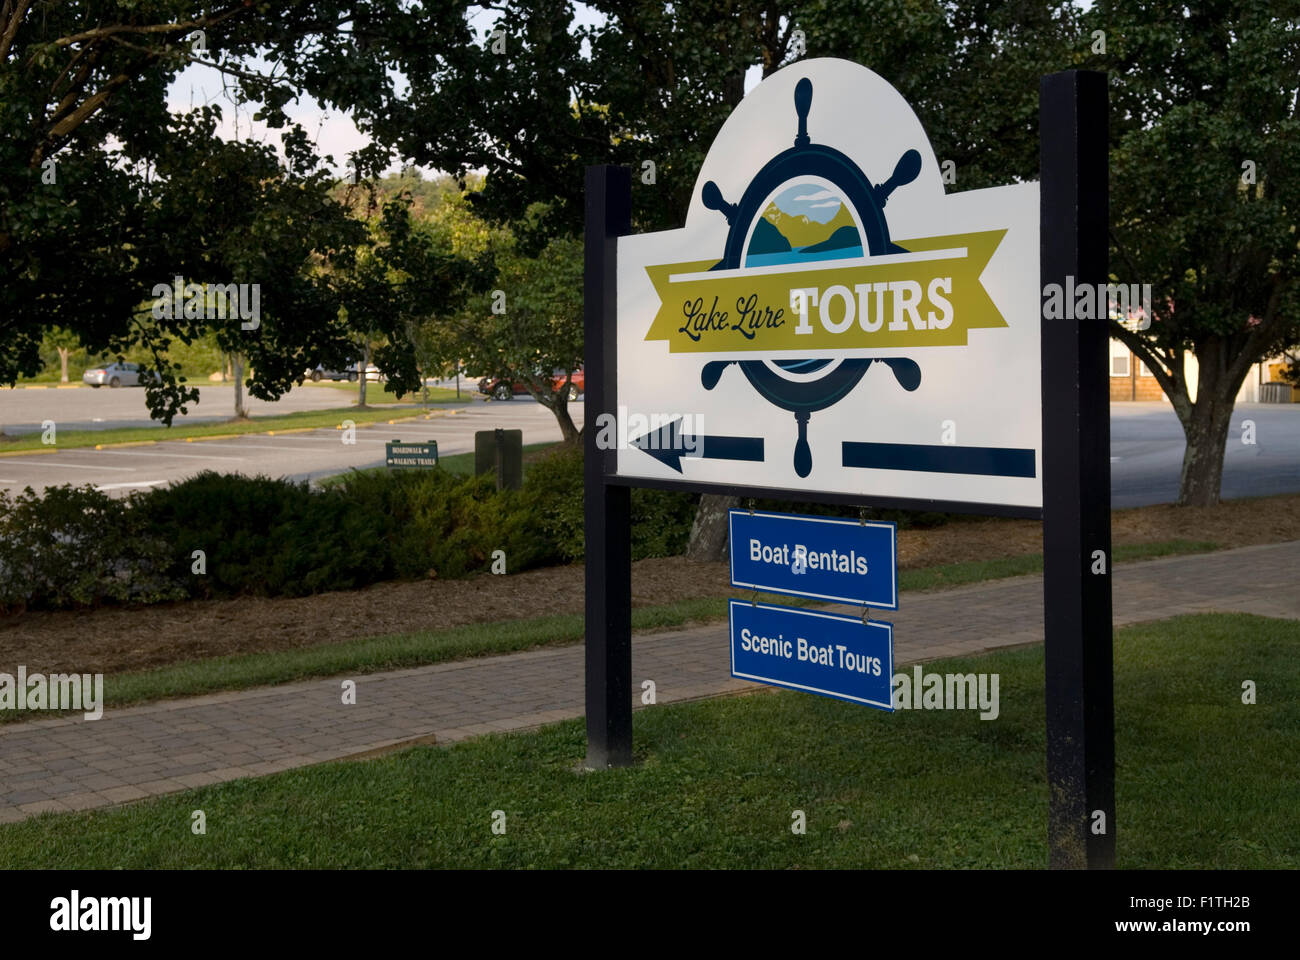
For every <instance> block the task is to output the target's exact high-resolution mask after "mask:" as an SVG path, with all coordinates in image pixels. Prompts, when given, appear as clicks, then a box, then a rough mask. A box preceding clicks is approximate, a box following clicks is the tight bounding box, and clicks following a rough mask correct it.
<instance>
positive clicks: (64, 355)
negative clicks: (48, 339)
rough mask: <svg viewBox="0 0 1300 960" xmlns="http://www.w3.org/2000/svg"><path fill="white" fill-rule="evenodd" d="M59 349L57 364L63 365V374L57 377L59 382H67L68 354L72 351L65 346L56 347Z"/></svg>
mask: <svg viewBox="0 0 1300 960" xmlns="http://www.w3.org/2000/svg"><path fill="white" fill-rule="evenodd" d="M55 349H56V350H58V351H59V365H60V366H61V367H63V374H62V375H61V376H60V377H59V382H60V383H67V382H68V355H69V354H70V353H72V351H71V350H69V349H68V348H67V347H56V348H55Z"/></svg>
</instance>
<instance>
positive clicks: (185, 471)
mask: <svg viewBox="0 0 1300 960" xmlns="http://www.w3.org/2000/svg"><path fill="white" fill-rule="evenodd" d="M68 392H71V391H68ZM101 392H102V391H101ZM331 392H332V391H331ZM451 409H454V410H455V412H454V413H452V412H451ZM451 409H441V410H437V411H435V413H434V416H433V418H432V419H429V420H423V419H420V420H411V421H405V422H402V423H398V424H393V425H391V426H390V425H389V424H387V423H381V424H376V425H373V426H360V427H358V428H357V430H356V436H355V441H356V442H355V443H353V444H350V445H349V444H345V443H344V442H343V440H344V436H343V434H342V433H341V432H339V431H337V430H313V431H311V432H310V433H287V434H276V435H275V436H266V435H250V436H241V437H230V438H226V439H217V440H202V441H195V442H194V443H186V442H184V439H183V438H182V439H180V440H173V441H168V442H165V443H158V444H152V445H149V446H141V447H114V448H109V449H105V450H96V449H94V448H93V447H76V448H71V449H67V450H60V451H58V452H56V453H40V454H32V455H29V456H5V457H0V487H5V488H8V489H10V490H13V491H17V490H21V489H22V488H23V487H26V486H29V485H30V486H31V487H33V488H34V489H38V490H39V489H41V488H42V487H46V486H55V485H58V484H63V483H75V484H84V483H92V484H95V485H96V486H98V487H99V488H100V489H102V490H105V491H108V492H119V493H127V492H130V491H132V490H139V489H143V488H146V487H155V486H159V485H162V484H166V483H168V482H170V481H174V480H181V479H184V478H185V477H188V476H192V475H194V474H196V473H199V472H201V471H203V470H217V471H220V472H222V473H242V474H246V475H257V474H264V475H267V476H273V477H281V476H283V477H292V478H294V479H298V480H307V479H314V478H318V477H322V476H328V475H331V474H335V473H340V472H343V471H345V470H347V469H349V468H352V467H357V468H364V467H378V466H383V463H384V444H385V443H386V442H387V441H389V440H437V441H438V452H439V454H440V455H442V456H447V455H450V454H454V453H467V452H469V451H471V450H473V449H474V432H475V431H477V430H492V429H496V428H497V427H502V428H506V429H522V430H523V432H524V443H525V444H529V443H545V442H548V441H556V440H559V439H561V435H560V428H559V426H558V425H557V424H556V422H555V417H554V415H553V414H552V413H551V412H550V411H549V410H547V409H546V408H545V407H543V406H541V405H540V404H538V403H536V402H532V401H527V402H525V401H519V400H514V401H510V402H506V403H482V402H477V403H473V404H467V405H465V406H463V407H459V408H451ZM569 411H570V413H571V415H572V416H573V418H574V422H575V423H576V424H577V426H579V427H581V426H582V403H581V402H578V403H574V404H570V406H569ZM402 412H403V411H396V410H395V411H394V414H395V415H400V413H402ZM405 412H406V413H408V414H409V413H410V412H412V411H409V410H408V411H405Z"/></svg>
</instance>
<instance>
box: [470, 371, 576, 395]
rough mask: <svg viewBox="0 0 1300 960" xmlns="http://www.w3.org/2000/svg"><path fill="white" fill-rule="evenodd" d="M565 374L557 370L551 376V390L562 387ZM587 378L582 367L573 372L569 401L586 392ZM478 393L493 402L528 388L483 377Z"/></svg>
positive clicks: (516, 381) (518, 383)
mask: <svg viewBox="0 0 1300 960" xmlns="http://www.w3.org/2000/svg"><path fill="white" fill-rule="evenodd" d="M565 377H566V374H565V372H564V371H563V370H557V371H555V372H554V373H552V374H551V389H552V390H555V391H559V389H560V388H561V387H563V386H564V380H565ZM586 387H587V377H586V374H585V373H583V371H582V367H579V368H578V369H577V370H574V371H573V378H572V379H571V380H570V381H569V399H570V400H577V399H578V397H579V396H580V395H581V394H582V393H584V392H585V391H586ZM478 392H479V393H483V394H486V395H487V396H489V397H491V398H492V399H493V400H512V399H514V398H515V397H516V396H517V395H519V394H522V393H527V392H528V387H527V386H525V385H524V383H523V381H521V380H515V381H513V382H512V381H509V380H506V379H505V378H503V377H484V378H483V379H482V380H480V381H479V383H478Z"/></svg>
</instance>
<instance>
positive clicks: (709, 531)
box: [686, 493, 740, 563]
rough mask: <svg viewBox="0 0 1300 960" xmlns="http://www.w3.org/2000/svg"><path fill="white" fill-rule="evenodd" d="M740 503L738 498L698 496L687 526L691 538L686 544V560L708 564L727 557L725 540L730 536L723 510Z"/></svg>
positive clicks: (712, 494)
mask: <svg viewBox="0 0 1300 960" xmlns="http://www.w3.org/2000/svg"><path fill="white" fill-rule="evenodd" d="M739 505H740V498H739V497H724V496H719V495H718V494H715V493H706V494H704V495H703V496H702V497H700V505H699V507H698V508H697V509H696V511H695V523H694V524H693V525H692V526H691V539H690V540H689V541H688V542H687V544H686V559H687V560H693V561H695V562H697V563H709V562H716V561H720V560H726V559H727V541H728V540H729V539H730V530H729V526H730V525H729V523H728V521H727V513H728V511H729V510H733V509H735V508H736V507H737V506H739Z"/></svg>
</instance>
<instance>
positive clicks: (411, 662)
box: [0, 458, 1216, 725]
mask: <svg viewBox="0 0 1300 960" xmlns="http://www.w3.org/2000/svg"><path fill="white" fill-rule="evenodd" d="M448 459H451V458H448ZM1215 546H1216V545H1215V544H1212V543H1205V542H1194V541H1185V540H1171V541H1165V542H1161V543H1152V544H1140V545H1138V546H1134V547H1130V548H1127V549H1126V548H1117V549H1116V550H1115V556H1116V559H1117V560H1120V561H1131V560H1137V559H1141V558H1143V557H1152V556H1166V555H1170V554H1176V553H1198V552H1203V551H1206V550H1213V549H1214V548H1215ZM1040 570H1042V557H1041V556H1039V555H1037V554H1029V555H1026V556H1024V557H1010V558H1007V559H1004V560H990V561H985V562H981V563H954V564H946V565H944V566H939V567H925V568H922V569H917V570H902V571H899V591H900V592H901V593H913V592H917V591H921V590H926V589H933V588H936V587H951V586H955V585H958V584H968V583H973V582H977V581H979V580H995V579H999V578H1002V577H1011V576H1017V575H1020V574H1026V573H1034V572H1037V571H1040ZM741 593H743V592H740V591H738V594H741ZM743 595H744V596H749V595H748V594H743ZM757 599H759V600H760V601H763V602H772V603H781V604H785V605H787V606H810V605H813V604H814V603H815V601H812V600H807V599H803V598H799V597H788V596H780V595H777V594H769V593H760V594H758V597H757ZM886 617H887V614H886ZM726 618H727V600H726V599H725V598H710V597H698V598H693V599H689V600H677V601H674V602H672V603H666V604H659V605H655V606H646V607H638V608H636V609H635V610H633V611H632V629H633V630H637V631H647V630H662V629H671V628H673V627H681V626H684V625H686V624H689V623H707V622H710V621H720V620H725V619H726ZM582 639H583V616H582V615H581V614H576V613H575V614H566V615H561V616H547V617H534V618H529V619H524V620H509V621H505V622H501V623H482V624H469V625H467V626H461V627H453V628H451V629H441V630H439V629H433V630H421V631H417V632H413V633H399V634H389V635H386V636H379V637H362V638H357V639H351V640H344V641H340V642H338V643H325V644H318V645H316V646H310V647H299V648H296V649H292V650H279V651H274V652H270V653H247V654H240V655H238V656H230V657H215V658H210V659H206V660H193V661H189V662H186V663H180V664H175V665H172V666H166V667H159V668H156V669H153V670H142V671H138V672H133V673H120V674H110V675H108V676H106V677H105V678H104V700H105V705H106V706H108V707H124V706H129V705H131V704H137V703H147V702H149V701H154V700H164V699H168V698H173V697H190V696H198V695H200V694H204V693H215V692H217V691H221V690H243V689H247V688H248V687H258V686H269V685H271V684H277V683H290V682H292V681H295V680H306V679H309V678H312V677H328V676H334V675H337V674H343V673H377V672H379V671H381V670H401V669H404V668H407V667H418V666H424V665H427V664H431V663H444V662H447V661H450V660H464V659H467V658H470V657H482V656H490V655H493V654H501V653H517V652H519V651H522V650H531V649H534V648H537V647H558V646H565V645H568V644H573V643H581V642H582ZM30 717H31V714H29V713H26V712H20V711H14V710H8V711H0V725H3V724H5V723H20V722H22V721H24V720H26V719H30Z"/></svg>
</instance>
